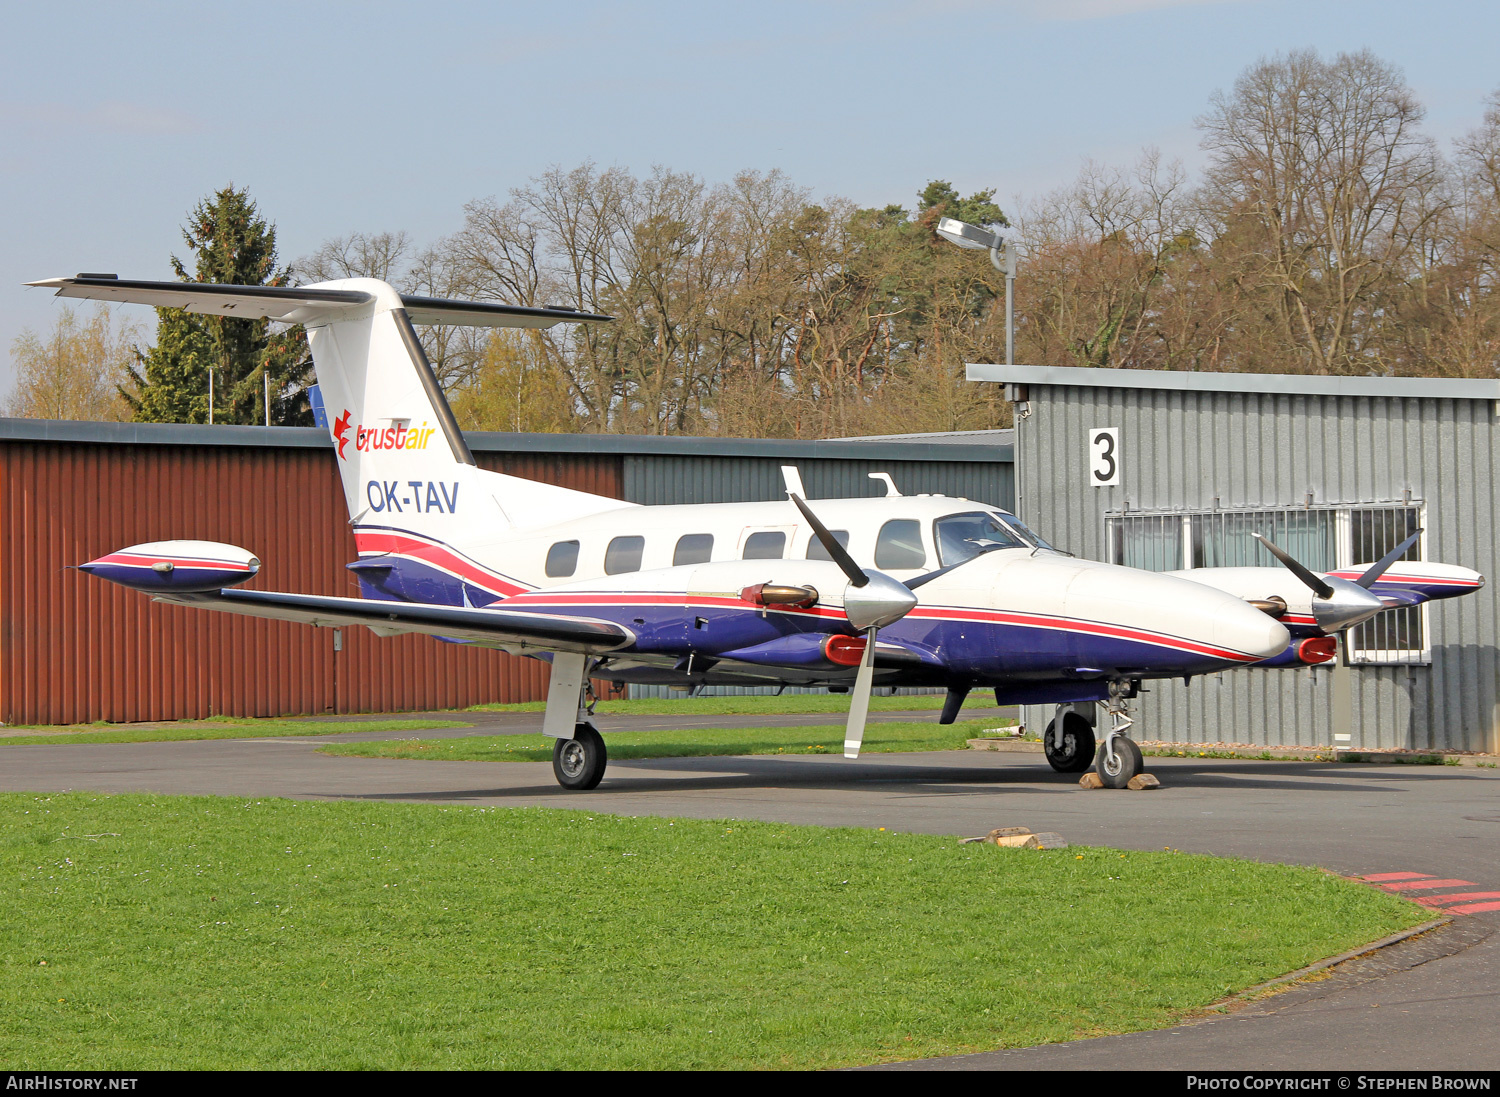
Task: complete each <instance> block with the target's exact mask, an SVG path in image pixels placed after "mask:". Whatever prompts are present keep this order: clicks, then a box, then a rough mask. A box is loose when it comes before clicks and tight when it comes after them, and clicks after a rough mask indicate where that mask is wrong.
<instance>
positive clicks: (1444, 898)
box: [1417, 891, 1500, 906]
mask: <svg viewBox="0 0 1500 1097" xmlns="http://www.w3.org/2000/svg"><path fill="white" fill-rule="evenodd" d="M1470 899H1500V891H1460V892H1456V893H1454V894H1452V895H1428V896H1425V897H1424V898H1421V899H1418V900H1417V902H1419V903H1421V904H1422V905H1423V906H1426V905H1427V904H1428V903H1439V904H1441V903H1462V902H1464V901H1466V900H1470Z"/></svg>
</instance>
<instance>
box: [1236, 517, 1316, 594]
mask: <svg viewBox="0 0 1500 1097" xmlns="http://www.w3.org/2000/svg"><path fill="white" fill-rule="evenodd" d="M1250 536H1251V537H1254V538H1255V539H1256V540H1257V541H1259V542H1260V543H1261V544H1263V545H1265V546H1266V551H1267V552H1269V553H1270V554H1271V555H1272V556H1274V557H1276V559H1278V560H1280V561H1281V562H1282V563H1283V564H1285V565H1286V569H1287V570H1288V571H1290V572H1291V573H1292V574H1293V575H1295V576H1296V577H1297V578H1298V579H1301V580H1302V582H1303V584H1304V585H1305V586H1306V587H1307V588H1308V589H1309V590H1311V591H1312V592H1313V593H1314V594H1316V595H1317V596H1318V597H1319V598H1332V597H1333V587H1331V586H1329V585H1328V582H1327V580H1325V579H1320V578H1318V577H1317V576H1316V575H1314V574H1313V573H1312V572H1310V571H1308V570H1307V569H1306V568H1305V567H1303V566H1302V565H1301V564H1299V563H1298V562H1297V561H1296V560H1295V559H1293V558H1292V556H1291V554H1290V553H1288V552H1286V551H1285V550H1284V549H1281V548H1278V547H1277V546H1276V545H1274V544H1272V543H1271V541H1270V540H1269V539H1268V538H1266V537H1262V536H1261V535H1260V534H1258V533H1252V534H1251V535H1250Z"/></svg>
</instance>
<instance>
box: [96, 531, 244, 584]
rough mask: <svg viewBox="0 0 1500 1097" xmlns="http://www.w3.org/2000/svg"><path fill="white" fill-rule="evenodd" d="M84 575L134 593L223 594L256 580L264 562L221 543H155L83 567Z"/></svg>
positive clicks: (136, 547)
mask: <svg viewBox="0 0 1500 1097" xmlns="http://www.w3.org/2000/svg"><path fill="white" fill-rule="evenodd" d="M78 569H79V570H80V571H86V572H88V573H89V574H90V575H97V576H99V578H101V579H108V580H109V581H110V582H111V583H119V584H120V585H121V586H122V587H130V588H131V589H132V590H143V591H146V592H147V593H154V592H157V591H176V592H179V593H187V592H191V591H208V590H222V589H224V588H225V587H232V586H234V585H236V584H237V583H243V582H244V581H245V580H246V579H250V578H253V577H254V576H255V573H256V572H258V571H260V560H259V559H257V558H256V557H255V556H253V555H251V554H250V553H249V552H246V551H245V550H244V549H242V548H237V547H235V546H234V545H222V544H219V543H218V542H217V541H152V542H150V543H148V544H144V545H132V546H131V547H130V548H126V549H121V550H120V551H119V552H111V553H110V554H109V555H108V556H101V557H99V559H97V560H90V561H89V562H88V563H86V564H79V565H78Z"/></svg>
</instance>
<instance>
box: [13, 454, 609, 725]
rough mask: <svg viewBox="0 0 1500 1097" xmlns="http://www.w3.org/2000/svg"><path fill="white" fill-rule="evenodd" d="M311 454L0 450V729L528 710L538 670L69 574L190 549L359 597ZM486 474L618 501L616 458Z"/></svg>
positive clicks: (257, 583) (333, 490) (261, 580)
mask: <svg viewBox="0 0 1500 1097" xmlns="http://www.w3.org/2000/svg"><path fill="white" fill-rule="evenodd" d="M330 454H331V451H330V450H329V449H325V448H285V449H283V448H273V447H240V446H171V445H81V444H73V443H65V444H56V443H34V442H5V443H0V719H3V721H4V722H5V723H7V724H17V723H20V724H33V723H78V722H89V721H94V720H108V721H111V722H114V721H138V720H167V719H182V718H197V717H204V716H210V715H214V714H227V715H234V716H274V715H281V714H284V713H317V712H368V711H395V710H408V711H410V710H420V709H430V708H454V707H461V706H465V705H471V704H478V703H481V702H486V701H516V700H531V699H533V698H536V697H538V696H542V695H543V693H544V691H545V688H546V674H547V668H546V667H545V666H543V665H542V664H540V663H538V662H536V661H535V660H530V659H518V658H512V657H511V656H508V655H505V654H503V653H500V652H495V651H488V650H479V649H475V648H468V647H464V646H461V645H454V644H442V643H434V642H433V641H431V640H429V639H427V638H426V637H420V636H404V637H394V638H387V639H382V638H379V637H376V636H375V635H374V634H373V633H371V632H370V631H369V630H367V629H363V628H359V629H345V630H343V650H342V651H340V652H337V653H336V652H335V651H334V634H333V631H332V630H330V629H309V628H305V627H302V626H298V625H294V624H290V623H285V622H273V621H262V620H254V619H251V618H241V617H234V616H231V615H228V614H215V613H201V612H196V611H193V610H189V609H186V608H182V607H177V606H163V605H159V604H157V603H154V602H151V601H150V600H149V599H148V598H146V597H145V596H144V595H141V594H137V593H136V592H134V591H129V590H124V589H122V588H120V587H116V586H114V585H112V584H109V583H104V582H100V581H99V580H97V579H92V578H90V577H89V576H87V575H85V574H84V573H82V572H79V571H75V570H72V567H71V566H72V565H75V564H78V563H81V562H82V561H85V560H89V559H93V558H94V557H96V556H100V555H102V554H104V553H106V552H109V551H111V550H114V549H119V548H123V547H124V546H126V545H131V544H138V543H141V542H144V541H154V540H164V539H169V538H202V539H206V540H215V541H227V542H230V543H232V544H237V545H242V546H244V547H246V548H248V549H250V550H251V551H253V552H254V553H256V555H258V556H259V557H260V558H261V559H262V560H263V561H265V567H264V569H263V570H262V571H261V573H260V575H259V576H257V577H256V578H255V579H254V580H252V581H251V582H250V583H249V584H248V586H250V587H260V588H268V589H280V590H295V591H302V592H305V593H310V594H354V593H357V590H356V589H355V586H354V584H353V582H352V581H351V578H350V575H349V572H347V571H346V570H345V568H344V564H345V563H347V562H348V561H350V560H353V559H355V558H356V556H357V553H356V551H355V547H354V539H353V537H352V536H351V535H350V534H349V531H348V523H347V517H348V515H347V513H346V512H345V509H344V499H343V492H342V490H341V489H340V487H339V480H338V471H337V469H336V468H335V466H334V462H333V461H332V460H331V456H330ZM477 458H478V460H479V463H480V464H481V465H482V466H484V467H486V468H491V469H494V470H496V471H501V472H509V473H514V474H516V475H521V476H528V477H531V478H533V479H537V480H544V481H547V482H549V483H559V484H563V485H564V486H566V487H572V488H579V489H582V490H585V491H592V492H596V493H599V494H604V495H611V496H615V497H619V495H620V489H621V475H620V460H619V458H618V457H615V456H608V455H606V456H602V457H601V456H599V455H593V454H494V453H479V454H478V455H477Z"/></svg>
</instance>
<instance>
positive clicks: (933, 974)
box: [0, 794, 1430, 1071]
mask: <svg viewBox="0 0 1500 1097" xmlns="http://www.w3.org/2000/svg"><path fill="white" fill-rule="evenodd" d="M1005 821H1007V822H1012V823H1023V822H1025V819H1024V816H1019V817H1013V818H1011V819H1009V820H1005ZM1429 917H1430V914H1429V912H1427V911H1424V910H1422V909H1421V908H1419V907H1417V906H1415V905H1414V904H1411V903H1409V902H1407V901H1405V900H1402V899H1400V898H1398V897H1396V896H1394V895H1389V894H1386V893H1384V892H1381V891H1378V890H1376V889H1374V888H1370V887H1368V886H1365V885H1362V884H1357V883H1353V882H1350V881H1346V880H1340V879H1337V878H1334V877H1332V876H1328V875H1326V874H1324V873H1321V872H1318V871H1316V870H1313V869H1307V868H1299V867H1292V866H1282V865H1267V864H1258V863H1254V862H1248V861H1236V860H1225V859H1218V858H1213V857H1205V856H1195V855H1187V854H1180V853H1174V852H1166V851H1164V852H1158V853H1123V852H1120V851H1115V850H1106V849H1080V848H1076V847H1075V848H1073V849H1066V850H1054V851H1048V852H1035V851H1027V850H1003V849H997V848H995V847H993V846H982V845H975V846H959V845H958V844H957V843H956V842H955V841H954V840H953V839H952V838H940V837H932V836H924V835H913V834H898V833H892V832H888V831H887V832H882V831H878V830H875V829H870V830H849V829H845V830H827V829H823V828H816V827H798V826H789V825H781V824H769V823H753V822H751V823H747V822H712V821H701V820H683V819H678V820H669V819H662V818H625V817H620V816H608V815H601V814H589V813H586V812H583V811H571V810H569V811H559V810H543V809H501V808H482V807H475V806H467V805H465V806H458V805H447V806H440V805H428V804H398V803H371V802H349V801H344V802H292V801H284V800H243V799H226V798H208V797H194V798H187V797H182V798H177V797H165V796H141V795H131V796H103V795H87V794H54V795H41V794H6V795H3V796H0V941H3V948H0V1012H3V1016H4V1018H5V1022H4V1024H3V1025H0V1069H5V1070H44V1069H50V1070H71V1071H76V1070H85V1069H113V1070H146V1069H162V1068H184V1069H211V1068H240V1069H299V1068H303V1069H307V1068H310V1069H418V1068H459V1067H463V1068H601V1067H608V1068H644V1069H660V1068H686V1067H696V1068H735V1067H762V1068H764V1067H769V1068H776V1067H826V1066H846V1065H853V1064H859V1063H869V1062H877V1061H883V1060H891V1059H904V1058H914V1057H919V1056H926V1055H939V1054H949V1053H957V1052H966V1051H977V1050H984V1049H991V1048H997V1047H1017V1046H1025V1045H1030V1044H1035V1043H1040V1042H1047V1041H1058V1040H1068V1039H1073V1038H1077V1037H1082V1036H1092V1035H1102V1034H1106V1033H1115V1032H1128V1031H1134V1030H1139V1029H1145V1028H1153V1027H1159V1026H1165V1025H1169V1024H1172V1023H1173V1022H1174V1021H1175V1020H1176V1019H1177V1018H1179V1017H1180V1016H1182V1014H1183V1013H1184V1012H1185V1011H1191V1010H1195V1009H1199V1008H1201V1007H1203V1006H1206V1005H1209V1004H1211V1003H1213V1002H1214V1001H1216V1000H1218V999H1220V998H1221V997H1222V996H1224V995H1226V994H1228V993H1231V992H1233V991H1237V990H1240V989H1243V988H1246V987H1249V986H1252V985H1255V984H1258V983H1260V982H1262V981H1264V980H1266V979H1270V978H1273V977H1275V976H1278V975H1280V974H1282V973H1284V972H1288V971H1292V970H1294V969H1296V968H1298V967H1300V966H1302V965H1304V964H1307V963H1309V962H1311V961H1314V960H1317V959H1319V958H1322V957H1326V956H1330V955H1334V954H1337V953H1339V952H1342V951H1344V950H1346V949H1349V948H1352V947H1355V946H1358V945H1361V944H1364V943H1366V942H1368V941H1371V940H1374V939H1376V938H1379V937H1382V936H1384V935H1386V934H1389V933H1391V932H1394V931H1397V930H1400V929H1403V928H1405V927H1408V926H1411V925H1414V924H1418V923H1420V922H1422V921H1424V920H1426V919H1427V918H1429Z"/></svg>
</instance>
